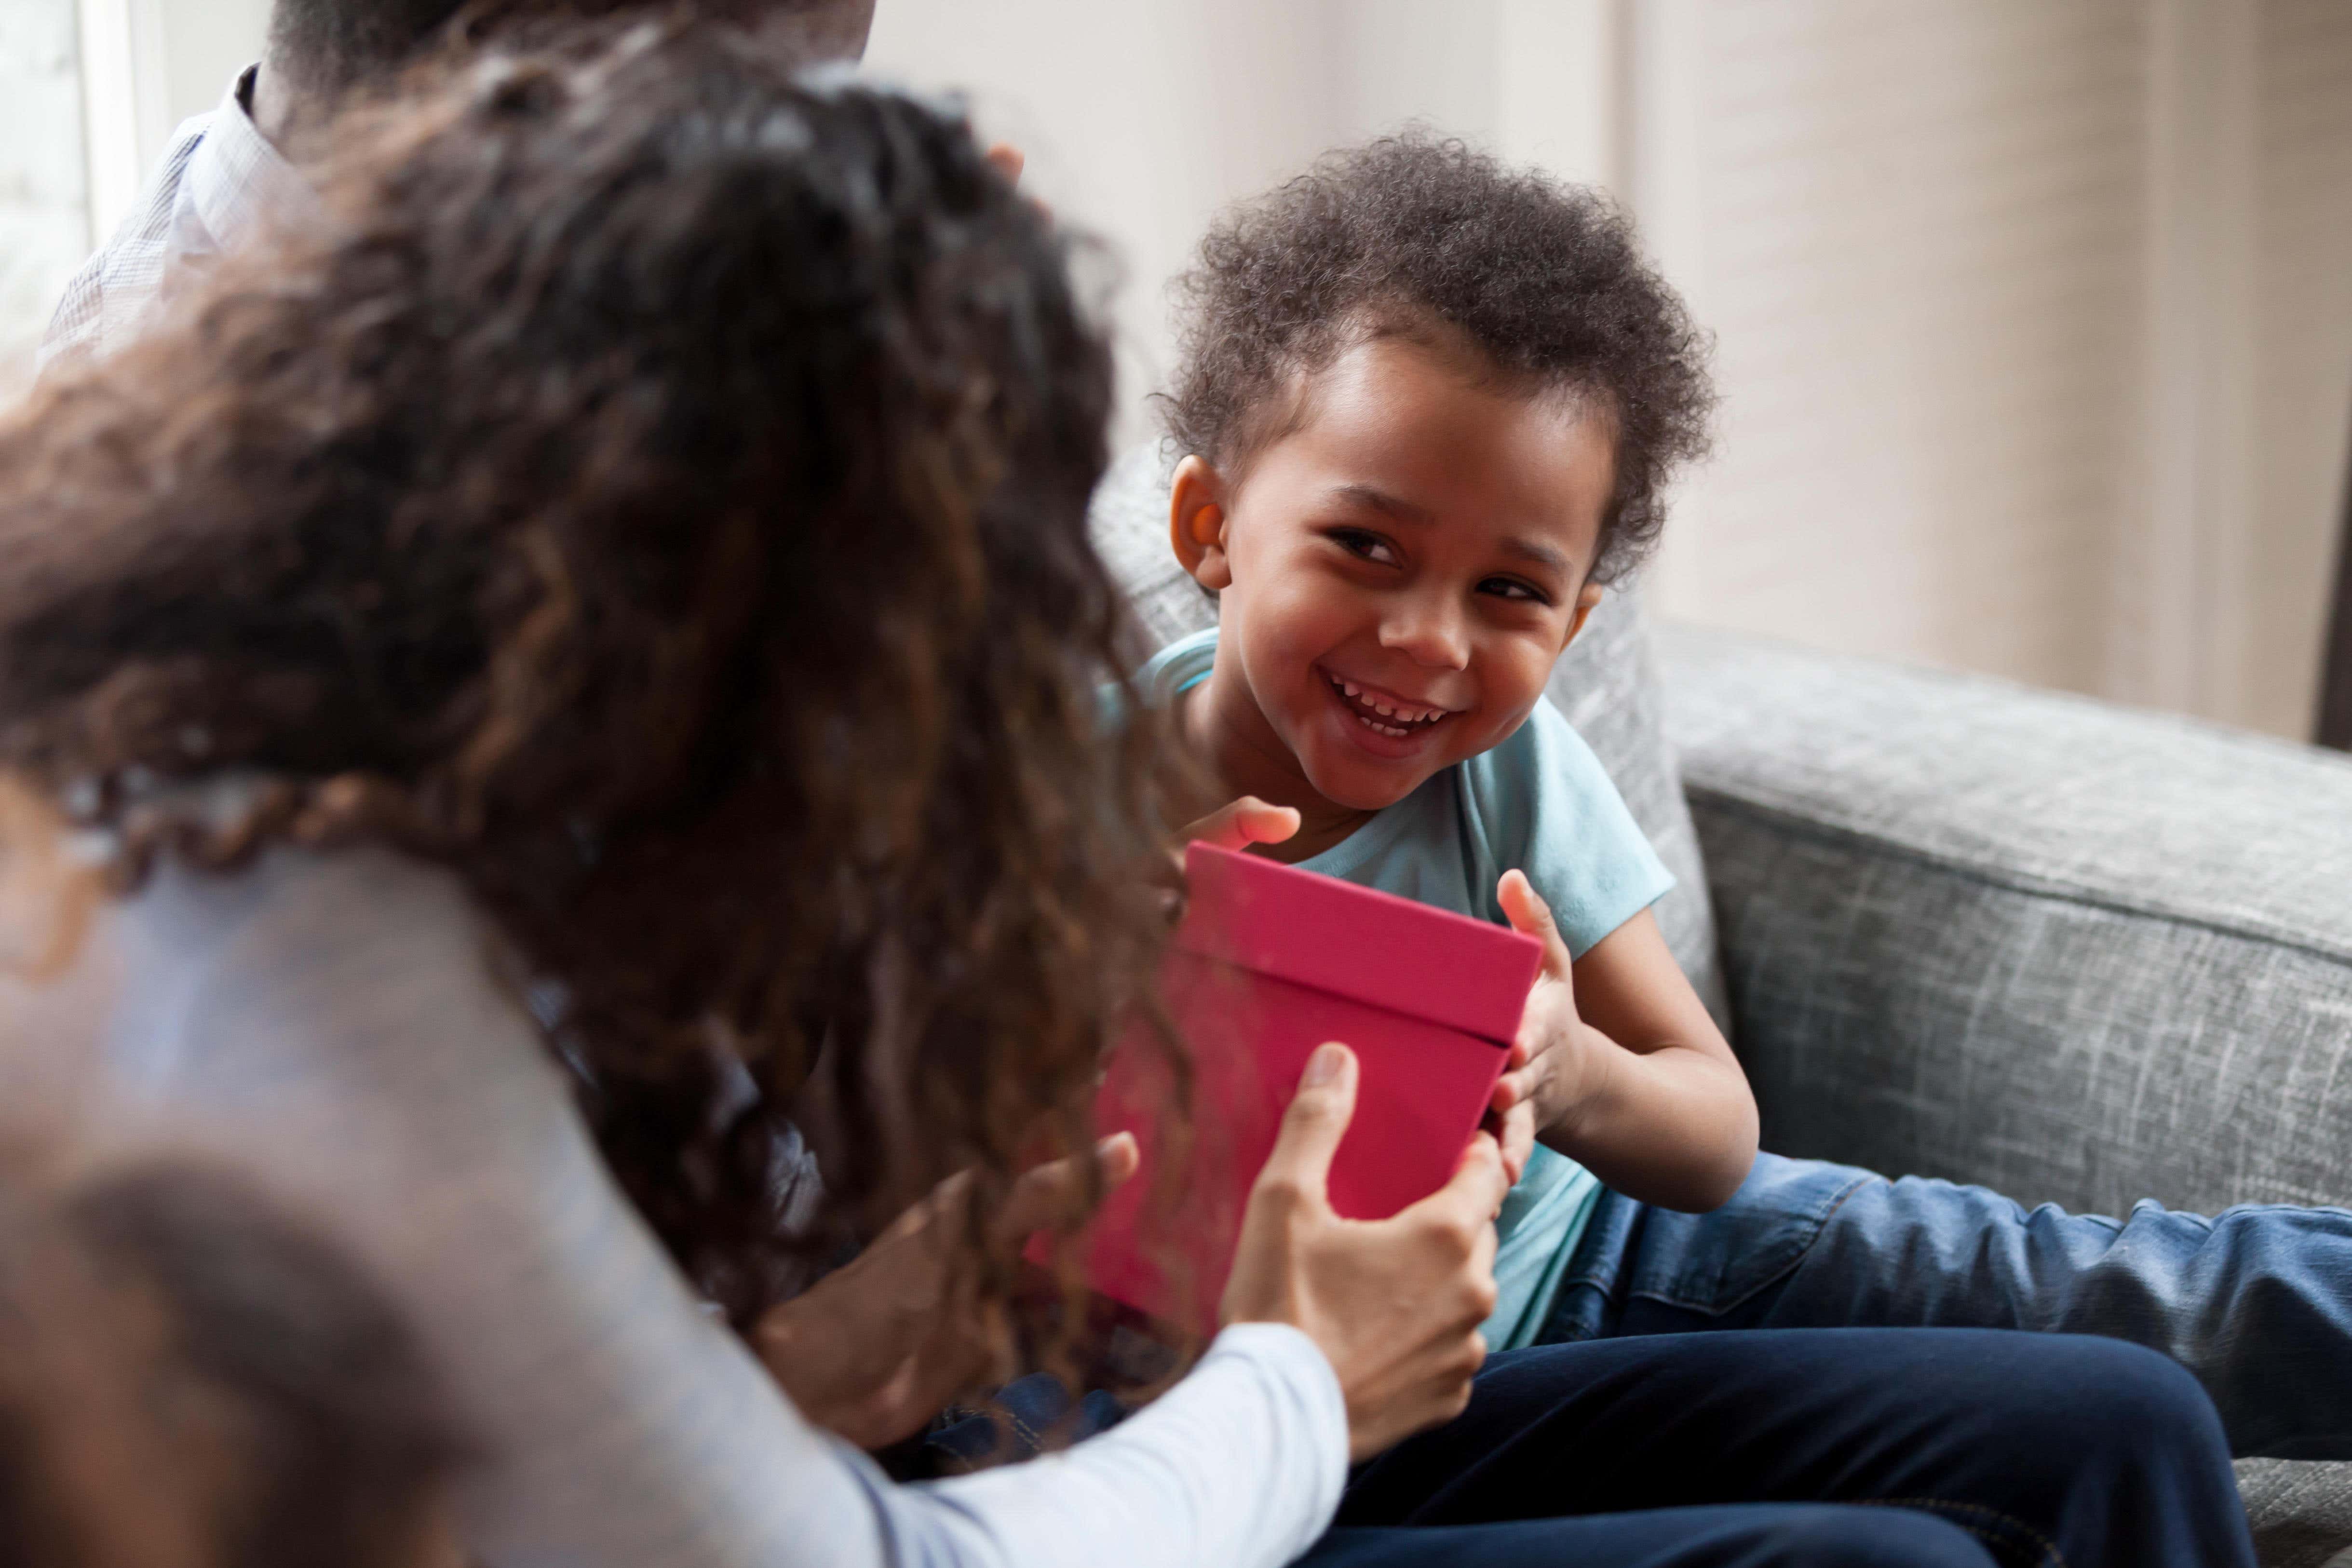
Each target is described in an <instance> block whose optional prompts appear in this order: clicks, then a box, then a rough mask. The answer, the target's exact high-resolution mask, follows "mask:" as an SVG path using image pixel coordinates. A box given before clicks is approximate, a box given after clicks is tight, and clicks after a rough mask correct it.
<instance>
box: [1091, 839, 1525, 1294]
mask: <svg viewBox="0 0 2352 1568" xmlns="http://www.w3.org/2000/svg"><path fill="white" fill-rule="evenodd" d="M1184 868H1185V873H1186V876H1187V879H1188V880H1189V882H1190V897H1189V900H1188V902H1187V905H1186V909H1185V913H1184V919H1183V922H1182V924H1181V926H1180V927H1179V928H1178V931H1177V932H1176V937H1175V940H1174V942H1173V943H1172V945H1171V950H1170V952H1169V953H1168V956H1167V958H1166V961H1165V963H1164V965H1163V967H1162V970H1161V975H1160V985H1161V994H1162V996H1163V998H1164V1000H1165V1003H1166V1005H1167V1008H1168V1011H1169V1014H1170V1015H1171V1019H1172V1021H1173V1022H1174V1024H1175V1026H1176V1028H1177V1030H1178V1032H1179V1034H1180V1035H1181V1037H1182V1038H1183V1039H1184V1040H1185V1041H1186V1042H1188V1044H1189V1046H1190V1047H1191V1050H1190V1055H1191V1062H1192V1075H1193V1088H1192V1096H1193V1098H1192V1104H1193V1107H1194V1110H1193V1117H1192V1135H1191V1139H1190V1145H1189V1147H1165V1146H1163V1145H1164V1144H1166V1142H1167V1141H1166V1140H1165V1139H1164V1138H1163V1137H1162V1135H1161V1131H1160V1126H1159V1119H1158V1117H1157V1116H1156V1115H1155V1114H1154V1112H1155V1111H1156V1110H1157V1108H1159V1107H1160V1106H1161V1105H1164V1104H1166V1103H1168V1102H1169V1099H1170V1097H1171V1095H1172V1094H1173V1093H1174V1091H1175V1078H1174V1072H1173V1069H1172V1068H1171V1066H1170V1064H1169V1063H1168V1061H1167V1059H1166V1056H1165V1053H1164V1052H1162V1051H1161V1050H1160V1049H1159V1048H1158V1047H1157V1046H1156V1045H1155V1043H1154V1042H1153V1040H1152V1038H1151V1037H1150V1034H1149V1032H1148V1031H1146V1030H1143V1029H1142V1028H1140V1027H1139V1028H1137V1029H1136V1030H1132V1031H1130V1032H1129V1035H1128V1037H1126V1039H1125V1040H1124V1041H1122V1043H1121V1044H1120V1046H1119V1047H1118V1049H1117V1050H1116V1051H1115V1052H1114V1053H1113V1055H1112V1058H1111V1060H1110V1063H1109V1066H1108V1069H1107V1071H1106V1072H1105V1075H1104V1080H1103V1085H1102V1089H1101V1092H1100V1095H1099V1098H1098V1099H1097V1104H1096V1116H1097V1122H1098V1124H1099V1126H1100V1128H1101V1130H1102V1131H1104V1132H1106V1133H1108V1132H1114V1131H1133V1132H1134V1133H1135V1134H1136V1136H1137V1139H1138V1141H1139V1143H1140V1144H1141V1146H1142V1153H1143V1163H1142V1166H1141V1168H1140V1169H1139V1171H1138V1172H1137V1173H1136V1175H1135V1176H1134V1178H1133V1179H1132V1180H1130V1181H1129V1182H1128V1183H1127V1184H1125V1185H1124V1186H1122V1187H1121V1188H1119V1189H1118V1191H1117V1192H1114V1193H1112V1194H1110V1196H1109V1197H1108V1199H1107V1200H1106V1201H1105V1204H1104V1205H1103V1208H1102V1210H1101V1212H1100V1213H1099V1214H1097V1216H1096V1218H1095V1220H1094V1222H1093V1225H1092V1226H1091V1232H1090V1235H1089V1237H1088V1238H1087V1244H1088V1246H1089V1247H1090V1257H1089V1260H1088V1261H1089V1273H1090V1278H1091V1279H1092V1281H1093V1283H1094V1285H1095V1287H1096V1289H1099V1290H1101V1291H1102V1292H1104V1293H1105V1294H1107V1295H1109V1296H1112V1297H1115V1298H1116V1299H1118V1300H1121V1301H1124V1302H1126V1303H1128V1304H1129V1305H1130V1306H1132V1307H1135V1308H1138V1309H1140V1310H1143V1311H1144V1312H1146V1313H1148V1314H1150V1315H1151V1316H1153V1317H1156V1318H1160V1319H1163V1320H1171V1321H1177V1322H1179V1323H1180V1324H1181V1326H1183V1327H1187V1328H1192V1329H1195V1330H1198V1331H1202V1332H1208V1331H1213V1329H1214V1327H1215V1324H1216V1308H1217V1302H1218V1300H1219V1298H1220V1297H1221V1296H1222V1295H1223V1290H1224V1283H1225V1276H1226V1275H1227V1273H1228V1272H1229V1271H1230V1270H1231V1268H1232V1265H1233V1253H1234V1241H1235V1238H1236V1237H1238V1235H1239V1233H1240V1228H1241V1215H1242V1208H1243V1205H1244V1203H1245V1202H1246V1200H1247V1198H1248V1196H1249V1190H1250V1185H1251V1184H1252V1183H1253V1182H1254V1181H1255V1179H1256V1176H1257V1173H1258V1170H1259V1168H1260V1167H1261V1166H1263V1165H1264V1164H1265V1157H1266V1155H1267V1154H1268V1153H1269V1152H1271V1151H1272V1150H1273V1147H1274V1140H1275V1134H1276V1131H1277V1130H1278V1127H1279V1124H1280V1121H1281V1119H1282V1112H1283V1109H1284V1108H1285V1107H1286V1105H1287V1104H1288V1103H1289V1101H1290V1098H1291V1096H1292V1094H1293V1093H1294V1092H1295V1091H1296V1089H1297V1084H1298V1079H1299V1075H1300V1074H1301V1073H1303V1072H1304V1071H1305V1070H1306V1067H1307V1058H1308V1057H1309V1056H1310V1055H1312V1054H1313V1053H1314V1050H1315V1047H1318V1046H1319V1045H1321V1044H1322V1043H1323V1042H1324V1041H1326V1040H1339V1041H1341V1042H1343V1043H1344V1044H1346V1045H1348V1046H1349V1047H1351V1048H1353V1050H1354V1051H1355V1053H1356V1057H1357V1059H1358V1061H1359V1062H1360V1064H1361V1072H1360V1078H1359V1089H1358V1091H1357V1096H1356V1113H1355V1118H1354V1120H1353V1121H1351V1122H1350V1123H1349V1128H1348V1132H1347V1135H1346V1137H1345V1138H1343V1139H1342V1140H1341V1142H1340V1144H1339V1152H1338V1154H1337V1156H1336V1157H1335V1158H1334V1159H1333V1161H1332V1163H1331V1177H1330V1189H1329V1190H1330V1198H1331V1205H1332V1207H1333V1208H1334V1209H1336V1210H1337V1211H1338V1212H1339V1214H1341V1215H1345V1216H1347V1217H1349V1218H1351V1219H1384V1218H1386V1217H1387V1216H1389V1215H1393V1214H1395V1213H1396V1212H1397V1211H1398V1210H1400V1209H1402V1208H1405V1207H1407V1206H1408V1205H1412V1204H1413V1203H1414V1202H1416V1201H1418V1200H1419V1199H1422V1198H1424V1197H1427V1196H1428V1195H1429V1194H1431V1193H1433V1192H1435V1191H1436V1190H1437V1189H1438V1188H1440V1187H1442V1186H1444V1184H1445V1183H1446V1181H1447V1180H1448V1179H1449V1178H1451V1177H1452V1175H1453V1173H1454V1167H1455V1165H1456V1163H1458V1162H1459V1161H1460V1159H1461V1156H1462V1151H1463V1149H1464V1148H1465V1146H1466V1145H1467V1144H1468V1142H1469V1141H1470V1139H1471V1137H1472V1136H1473V1134H1475V1132H1476V1131H1477V1130H1478V1124H1479V1122H1480V1121H1481V1120H1482V1118H1483V1117H1484V1116H1485V1113H1486V1105H1487V1102H1488V1100H1490V1099H1491V1098H1492V1096H1493V1093H1494V1089H1495V1080H1496V1079H1497V1078H1499V1077H1500V1076H1501V1075H1502V1071H1503V1065H1504V1060H1505V1058H1506V1056H1507V1047H1508V1044H1509V1042H1510V1040H1511V1039H1512V1037H1514V1036H1515V1035H1516V1034H1517V1031H1518V1026H1519V1016H1520V1014H1521V1013H1522V1012H1523V1011H1524V1009H1525V1008H1526V1005H1527V998H1528V987H1529V986H1531V985H1532V984H1534V983H1535V977H1536V972H1537V970H1538V967H1539V966H1540V964H1541V962H1542V953H1543V949H1542V947H1541V945H1540V944H1539V943H1538V942H1536V940H1535V939H1534V938H1532V937H1528V936H1522V935H1520V934H1519V933H1518V932H1517V931H1511V930H1509V929H1507V928H1506V927H1502V926H1495V925H1489V924H1487V923H1486V922H1485V921H1475V920H1471V919H1468V918H1466V917H1465V916H1462V915H1456V914H1451V913H1448V912H1447V911H1445V910H1434V909H1431V908H1430V907H1428V906H1427V905H1425V904H1417V903H1414V902H1412V900H1408V899H1400V898H1397V897H1394V896H1393V895H1391V894H1388V893H1381V892H1375V891H1373V890H1372V889H1368V888H1360V887H1357V886H1355V885H1354V884H1353V883H1349V882H1342V881H1339V880H1337V879H1333V878H1329V877H1324V876H1318V875H1317V874H1316V873H1313V872H1310V871H1301V870H1298V869H1297V868H1293V867H1289V866H1282V865H1277V864H1276V863H1275V862H1274V861H1271V860H1265V859H1260V858H1257V857H1255V856H1251V855H1242V854H1236V853H1234V852H1233V851H1231V850H1227V849H1219V848H1216V847H1212V846H1210V845H1206V844H1193V845H1192V846H1191V847H1189V848H1188V849H1187V850H1186V851H1185V856H1184ZM1186 1303H1190V1307H1189V1311H1188V1310H1187V1309H1186Z"/></svg>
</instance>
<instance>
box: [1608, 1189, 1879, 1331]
mask: <svg viewBox="0 0 2352 1568" xmlns="http://www.w3.org/2000/svg"><path fill="white" fill-rule="evenodd" d="M1885 1180H1886V1178H1885V1177H1884V1176H1881V1175H1876V1174H1864V1175H1862V1176H1859V1177H1857V1178H1855V1179H1854V1180H1853V1181H1851V1182H1849V1183H1847V1184H1845V1186H1844V1187H1843V1188H1842V1189H1841V1190H1840V1191H1839V1193H1838V1194H1837V1196H1835V1197H1834V1198H1832V1199H1831V1200H1830V1202H1829V1203H1828V1204H1826V1205H1823V1206H1822V1212H1821V1213H1820V1214H1819V1215H1816V1216H1814V1218H1813V1219H1812V1220H1811V1226H1812V1234H1811V1236H1810V1237H1808V1238H1807V1239H1806V1241H1805V1243H1804V1245H1803V1246H1801V1247H1798V1248H1797V1249H1796V1251H1795V1252H1794V1253H1793V1254H1791V1255H1790V1258H1789V1261H1788V1262H1786V1263H1784V1264H1782V1265H1781V1266H1780V1268H1775V1269H1774V1270H1772V1272H1771V1273H1769V1274H1767V1275H1766V1276H1765V1277H1764V1278H1763V1279H1759V1280H1758V1281H1756V1283H1755V1284H1753V1285H1751V1286H1749V1287H1748V1289H1745V1290H1743V1291H1741V1292H1740V1293H1739V1294H1738V1295H1737V1296H1735V1297H1733V1298H1732V1299H1731V1300H1728V1301H1721V1300H1714V1301H1707V1300H1693V1299H1691V1298H1689V1297H1686V1296H1682V1295H1679V1294H1674V1293H1670V1292H1667V1291H1663V1290H1642V1289H1633V1288H1630V1287H1629V1288H1628V1289H1626V1291H1625V1294H1624V1296H1623V1298H1622V1300H1628V1301H1631V1300H1637V1299H1638V1300H1644V1301H1656V1302H1659V1303H1662V1304H1663V1305H1665V1306H1669V1307H1680V1308H1683V1309H1685V1310H1689V1311H1694V1312H1704V1313H1706V1315H1707V1316H1708V1317H1711V1318H1719V1317H1721V1316H1723V1315H1724V1314H1725V1313H1726V1312H1728V1311H1731V1310H1735V1309H1737V1308H1738V1307H1739V1306H1740V1305H1741V1304H1742V1303H1744V1302H1747V1301H1750V1300H1754V1299H1755V1298H1756V1297H1757V1295H1758V1294H1759V1293H1760V1292H1762V1291H1765V1290H1768V1289H1771V1288H1772V1287H1773V1286H1774V1285H1776V1284H1778V1283H1780V1281H1781V1280H1783V1279H1787V1278H1788V1277H1789V1276H1790V1275H1791V1274H1793V1273H1795V1272H1796V1271H1797V1270H1798V1269H1799V1268H1802V1267H1803V1266H1804V1262H1805V1255H1806V1254H1807V1253H1809V1252H1811V1251H1812V1249H1813V1247H1814V1245H1815V1244H1816V1243H1818V1242H1819V1241H1820V1240H1821V1238H1822V1231H1823V1230H1824V1229H1826V1228H1827V1227H1828V1226H1829V1223H1830V1221H1831V1220H1832V1219H1835V1218H1836V1217H1837V1212H1838V1210H1840V1209H1842V1208H1843V1207H1845V1205H1846V1204H1847V1202H1848V1201H1849V1200H1850V1199H1852V1198H1853V1194H1856V1193H1858V1192H1860V1191H1862V1189H1863V1188H1864V1187H1866V1186H1868V1185H1870V1184H1871V1183H1873V1182H1884V1181H1885Z"/></svg>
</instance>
